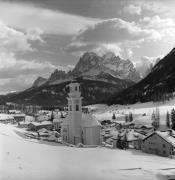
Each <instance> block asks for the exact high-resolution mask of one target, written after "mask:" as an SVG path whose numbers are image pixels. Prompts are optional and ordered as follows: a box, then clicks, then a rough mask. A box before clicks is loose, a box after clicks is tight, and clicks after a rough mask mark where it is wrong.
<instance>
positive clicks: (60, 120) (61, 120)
mask: <svg viewBox="0 0 175 180" xmlns="http://www.w3.org/2000/svg"><path fill="white" fill-rule="evenodd" d="M64 119H65V118H59V119H54V120H53V123H56V122H58V123H61V122H63V120H64Z"/></svg>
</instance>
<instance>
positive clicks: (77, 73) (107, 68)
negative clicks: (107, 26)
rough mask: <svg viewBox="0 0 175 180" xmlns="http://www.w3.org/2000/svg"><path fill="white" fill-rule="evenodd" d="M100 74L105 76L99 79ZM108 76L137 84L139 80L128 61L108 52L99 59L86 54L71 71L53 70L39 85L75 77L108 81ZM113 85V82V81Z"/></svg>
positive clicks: (96, 56) (88, 53)
mask: <svg viewBox="0 0 175 180" xmlns="http://www.w3.org/2000/svg"><path fill="white" fill-rule="evenodd" d="M101 74H103V75H104V74H106V76H108V78H107V79H105V76H103V78H101ZM109 76H111V77H112V79H114V78H117V79H124V80H129V81H132V82H138V81H139V80H140V79H141V78H140V76H139V73H138V72H137V71H136V69H135V67H134V65H133V63H132V62H131V61H129V60H123V59H121V58H120V57H119V56H115V54H114V53H112V52H109V53H107V54H105V55H104V56H102V57H100V56H98V55H97V54H96V53H94V52H86V53H85V54H84V55H83V56H81V57H80V59H79V61H78V63H77V64H76V66H75V68H74V69H73V70H72V71H69V72H65V71H63V70H57V69H56V70H55V71H54V72H53V73H52V74H51V75H50V77H49V78H48V79H47V81H46V82H45V83H41V85H53V84H59V83H62V82H65V81H70V80H71V79H74V78H77V77H84V78H88V79H92V80H94V79H95V80H99V81H103V80H104V81H105V82H106V81H108V80H109ZM113 83H115V81H113Z"/></svg>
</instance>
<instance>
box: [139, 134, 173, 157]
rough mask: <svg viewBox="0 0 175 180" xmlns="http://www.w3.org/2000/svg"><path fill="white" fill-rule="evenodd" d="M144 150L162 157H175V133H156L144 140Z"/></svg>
mask: <svg viewBox="0 0 175 180" xmlns="http://www.w3.org/2000/svg"><path fill="white" fill-rule="evenodd" d="M142 150H143V151H144V152H146V153H150V154H156V155H160V156H166V157H168V156H170V155H174V152H175V132H174V131H172V130H168V131H154V132H153V133H151V134H150V135H148V136H147V137H146V138H144V139H143V146H142Z"/></svg>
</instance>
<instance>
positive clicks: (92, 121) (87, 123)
mask: <svg viewBox="0 0 175 180" xmlns="http://www.w3.org/2000/svg"><path fill="white" fill-rule="evenodd" d="M81 126H82V127H94V126H101V124H100V123H99V122H98V121H97V120H96V118H95V117H94V116H92V114H90V113H87V114H82V121H81Z"/></svg>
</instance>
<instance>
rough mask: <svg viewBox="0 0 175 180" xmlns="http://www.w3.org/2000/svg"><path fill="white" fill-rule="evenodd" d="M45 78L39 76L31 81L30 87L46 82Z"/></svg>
mask: <svg viewBox="0 0 175 180" xmlns="http://www.w3.org/2000/svg"><path fill="white" fill-rule="evenodd" d="M46 81H47V79H46V78H43V77H41V76H39V77H38V78H37V79H36V80H35V81H34V83H33V85H32V87H39V86H41V85H43V84H44V83H46Z"/></svg>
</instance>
